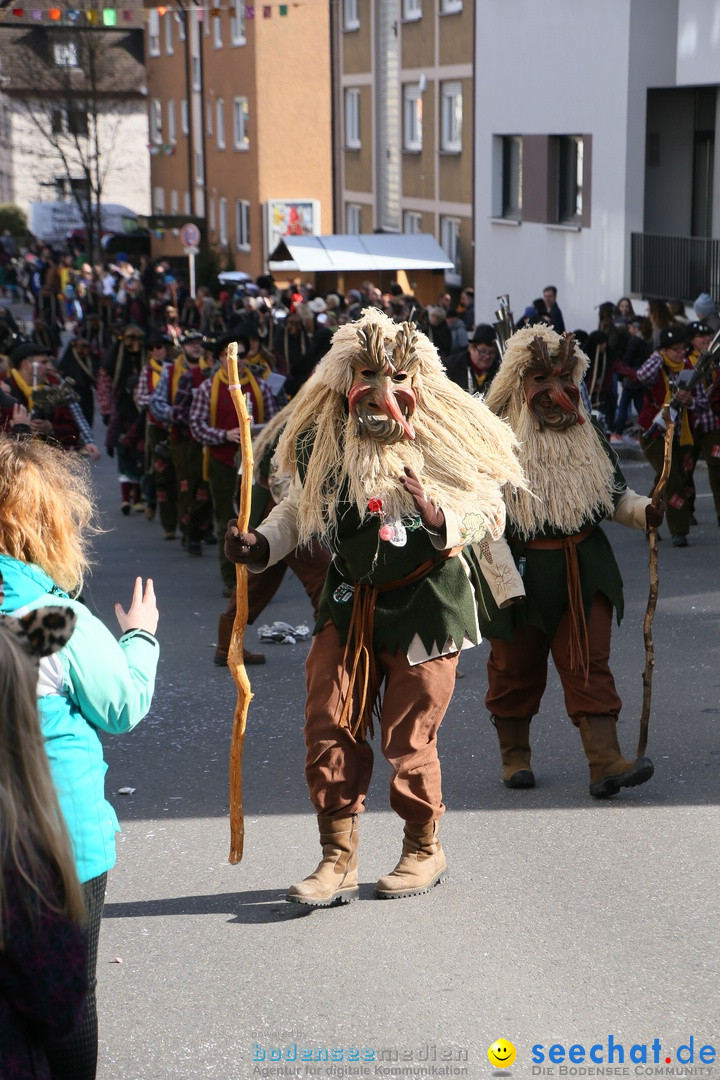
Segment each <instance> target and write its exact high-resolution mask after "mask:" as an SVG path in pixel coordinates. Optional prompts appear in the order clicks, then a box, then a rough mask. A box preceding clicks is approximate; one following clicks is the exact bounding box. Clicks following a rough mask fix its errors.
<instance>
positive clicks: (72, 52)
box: [53, 41, 78, 68]
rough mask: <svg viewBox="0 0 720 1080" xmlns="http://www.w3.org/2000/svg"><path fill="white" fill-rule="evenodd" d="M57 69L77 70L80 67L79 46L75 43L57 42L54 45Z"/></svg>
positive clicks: (54, 58)
mask: <svg viewBox="0 0 720 1080" xmlns="http://www.w3.org/2000/svg"><path fill="white" fill-rule="evenodd" d="M53 60H54V62H55V67H59V68H76V67H77V66H78V55H77V45H76V43H75V42H74V41H56V42H55V44H54V45H53Z"/></svg>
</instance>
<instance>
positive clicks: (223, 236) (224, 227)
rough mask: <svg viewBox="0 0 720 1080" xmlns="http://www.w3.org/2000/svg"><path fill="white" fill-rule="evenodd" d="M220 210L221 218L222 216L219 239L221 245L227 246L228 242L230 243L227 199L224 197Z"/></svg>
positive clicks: (221, 200)
mask: <svg viewBox="0 0 720 1080" xmlns="http://www.w3.org/2000/svg"><path fill="white" fill-rule="evenodd" d="M218 209H219V216H220V229H219V233H220V235H219V237H218V239H219V240H220V243H221V244H223V245H224V244H227V242H228V222H227V199H226V198H224V197H221V198H220V205H219V207H218Z"/></svg>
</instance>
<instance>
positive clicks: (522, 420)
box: [481, 326, 663, 798]
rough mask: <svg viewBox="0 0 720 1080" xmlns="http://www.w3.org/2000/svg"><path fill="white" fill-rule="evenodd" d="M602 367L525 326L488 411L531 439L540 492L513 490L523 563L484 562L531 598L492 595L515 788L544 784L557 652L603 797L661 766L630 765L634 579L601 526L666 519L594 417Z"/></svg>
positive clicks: (497, 718) (492, 681) (568, 339)
mask: <svg viewBox="0 0 720 1080" xmlns="http://www.w3.org/2000/svg"><path fill="white" fill-rule="evenodd" d="M588 363H589V361H588V359H587V357H586V356H585V354H584V353H582V352H581V351H580V349H579V348H578V347H577V344H576V342H575V339H574V338H573V337H572V336H571V335H563V336H562V337H561V336H559V335H558V334H557V333H555V331H554V330H552V329H550V328H549V327H543V326H533V327H530V328H527V329H524V330H520V331H518V332H517V333H516V334H515V335H513V337H512V338H511V339H510V341H509V343H508V346H507V349H506V352H505V355H504V357H503V362H502V365H501V368H500V372H499V373H498V375H497V377H496V378H495V381H494V382H493V384H492V386H491V388H490V392H489V394H488V397H487V403H488V407H489V408H490V409H492V411H493V412H495V413H496V414H497V415H498V416H500V417H502V418H504V419H507V420H508V421H509V423H510V425H511V427H512V429H513V431H514V432H515V435H516V436H517V438H518V441H519V443H520V461H521V463H522V465H523V468H524V471H525V475H526V477H527V480H528V486H529V488H530V491H527V490H517V491H515V492H509V493H508V495H507V499H506V503H507V522H508V524H507V540H508V543H509V546H510V551H511V553H512V557H510V558H509V557H507V555H509V554H510V553H509V552H508V550H507V546H506V545H504V544H497V545H494V547H493V548H488V550H487V552H486V554H487V556H488V557H487V558H486V559H484V560H483V561H482V566H483V569H484V571H485V576H486V579H487V582H488V585H492V584H494V592H495V596H496V598H498V597H499V598H502V599H503V600H504V599H507V598H508V597H510V596H515V597H516V596H517V595H522V594H524V595H525V598H526V599H525V603H524V604H521V605H514V606H509V607H504V608H501V607H500V606H499V605H498V604H497V603H495V601H494V600H493V597H492V596H490V595H489V592H490V590H489V588H486V589H485V592H486V595H485V601H486V611H487V613H488V614H489V616H490V617H489V620H485V619H481V627H482V630H483V633H484V634H485V636H486V637H488V638H490V641H491V645H492V648H491V652H490V658H489V660H488V677H489V687H488V692H487V696H486V699H485V700H486V704H487V706H488V708H489V709H490V712H491V715H492V721H493V723H494V724H495V727H496V728H497V733H498V738H499V740H500V751H501V756H502V762H503V779H504V782H505V784H506V785H507V786H508V787H513V788H522V787H533V786H534V784H535V777H534V775H533V772H532V769H531V767H530V721H531V719H532V717H533V716H535V715H536V714H537V712H538V711H539V709H540V702H541V699H542V696H543V692H544V690H545V684H546V679H547V660H548V654H549V653H552V657H553V660H554V662H555V667H556V668H557V671H558V673H559V675H560V679H561V681H562V686H563V691H564V694H565V706H566V709H567V712H568V715H569V716H570V719H571V720H572V722H573V724H574V725H575V726H576V727H577V728H579V730H580V735H581V738H582V742H583V747H584V750H585V754H586V756H587V759H588V762H589V765H590V794H591V795H593V796H595V797H597V798H602V797H607V796H610V795H615V794H616V793H617V792H618V791H619V790H620V788H622V787H634V786H635V785H637V784H643V783H645V781H646V780H649V779H650V777H651V776H652V773H653V765H652V762H651V761H650V760H649V759H648V758H644V757H643V758H637V759H636V760H635V761H630V760H627V759H625V758H624V757H623V756H622V754H621V751H620V746H619V744H618V739H617V732H616V723H617V717H618V713H619V712H620V708H621V701H620V698H619V697H618V694H617V691H616V689H615V682H614V680H613V676H612V672H611V671H610V667H609V656H610V635H611V628H612V614H613V609H615V612H616V614H617V619H618V622H619V621H620V619H621V618H622V614H623V592H622V579H621V576H620V570H619V568H618V565H617V563H616V561H615V557H614V555H613V552H612V548H611V547H610V543H609V541H608V539H607V536H606V535H605V533H604V532H603V530H602V529H601V528H600V522H601V521H603V520H604V519H606V518H609V519H611V520H613V521H619V522H620V523H621V524H623V525H628V526H630V527H631V528H636V529H647V528H648V527H649V526H650V525H659V524H660V522H661V521H662V517H663V511H662V507H660V509H659V510H656V509H655V508H653V506H652V505H651V503H650V500H649V499H647V498H645V497H644V496H641V495H636V494H635V492H633V491H630V490H628V486H627V483H626V482H625V478H624V476H623V474H622V472H621V471H620V467H619V464H618V460H617V457H616V455H615V453H614V451H613V450H611V448H610V446H609V445H608V443H607V441H606V439H605V437H604V436H603V435H602V434H601V433H600V432H599V431H598V430H597V429H596V428H595V427H594V426H593V424H592V423H591V422H590V419H589V417H588V415H587V413H586V412H585V410H584V408H583V406H582V404H581V402H580V393H579V387H580V383H581V380H582V377H583V375H584V373H585V371H586V369H587V366H588ZM531 493H532V494H531ZM493 579H495V580H493Z"/></svg>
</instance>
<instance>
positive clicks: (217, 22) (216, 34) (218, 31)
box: [213, 15, 223, 49]
mask: <svg viewBox="0 0 720 1080" xmlns="http://www.w3.org/2000/svg"><path fill="white" fill-rule="evenodd" d="M222 44H223V41H222V19H221V18H220V16H219V15H213V48H214V49H222Z"/></svg>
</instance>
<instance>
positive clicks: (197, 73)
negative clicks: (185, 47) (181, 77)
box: [192, 56, 202, 90]
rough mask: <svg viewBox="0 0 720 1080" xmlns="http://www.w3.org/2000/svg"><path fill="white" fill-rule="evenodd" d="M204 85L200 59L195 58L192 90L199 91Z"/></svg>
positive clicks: (193, 61) (193, 60) (193, 59)
mask: <svg viewBox="0 0 720 1080" xmlns="http://www.w3.org/2000/svg"><path fill="white" fill-rule="evenodd" d="M201 83H202V72H201V68H200V57H199V56H193V58H192V88H193V90H199V89H200V86H201Z"/></svg>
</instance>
